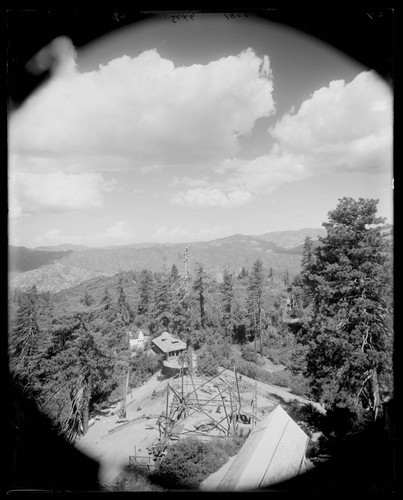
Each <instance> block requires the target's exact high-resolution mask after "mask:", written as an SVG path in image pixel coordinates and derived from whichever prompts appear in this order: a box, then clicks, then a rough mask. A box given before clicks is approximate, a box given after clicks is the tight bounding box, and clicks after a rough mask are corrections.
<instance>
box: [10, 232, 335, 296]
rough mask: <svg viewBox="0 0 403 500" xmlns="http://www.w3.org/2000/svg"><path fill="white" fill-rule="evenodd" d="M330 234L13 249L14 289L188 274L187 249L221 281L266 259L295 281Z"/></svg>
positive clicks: (193, 261)
mask: <svg viewBox="0 0 403 500" xmlns="http://www.w3.org/2000/svg"><path fill="white" fill-rule="evenodd" d="M325 234H326V232H325V230H324V229H323V228H313V229H312V228H305V229H300V230H296V231H276V232H271V233H265V234H262V235H257V236H255V235H242V234H235V235H232V236H228V237H225V238H219V239H216V240H212V241H201V242H192V243H180V244H171V243H169V244H168V243H167V244H161V243H142V244H133V245H125V246H116V247H104V248H90V247H85V246H81V245H69V244H64V245H57V246H42V247H38V248H34V249H31V248H26V247H15V246H9V274H10V285H11V287H12V288H14V287H16V288H27V287H31V286H32V285H36V286H37V287H38V290H41V291H47V290H49V291H51V292H57V291H59V290H63V289H66V288H69V287H72V286H76V285H78V284H79V283H82V282H83V281H86V280H89V279H92V278H96V277H100V276H113V275H115V274H117V273H119V272H121V271H141V270H142V269H149V270H151V271H163V270H165V271H167V272H168V271H170V270H171V268H172V265H173V264H175V265H176V266H177V267H178V269H179V271H182V270H183V268H184V250H185V247H187V248H188V266H189V271H190V272H192V270H193V269H194V266H195V265H196V263H198V262H200V263H202V264H203V265H204V267H205V268H206V270H207V271H208V272H210V273H213V274H215V275H219V274H221V273H222V270H223V268H224V267H225V266H228V267H229V268H230V269H231V270H233V271H235V272H239V271H240V270H241V269H242V267H245V268H246V269H249V268H250V267H251V266H252V264H253V262H254V261H255V260H256V259H258V258H260V259H261V260H262V261H263V263H264V266H265V267H266V268H267V269H270V268H272V269H273V272H274V273H277V274H278V275H282V274H283V273H284V271H285V269H286V268H287V270H288V272H289V275H290V276H291V277H292V276H294V275H295V274H297V273H298V272H299V269H300V264H301V256H302V248H303V243H304V241H305V238H306V237H307V236H309V237H311V238H312V240H314V241H315V240H317V238H318V236H324V235H325Z"/></svg>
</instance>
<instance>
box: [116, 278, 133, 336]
mask: <svg viewBox="0 0 403 500" xmlns="http://www.w3.org/2000/svg"><path fill="white" fill-rule="evenodd" d="M117 311H118V314H119V315H120V318H121V320H122V321H123V323H124V324H125V325H126V326H128V325H130V323H131V322H132V321H133V312H132V310H131V308H130V306H129V303H128V301H127V298H126V294H125V292H124V290H123V278H122V277H120V279H119V285H118V302H117Z"/></svg>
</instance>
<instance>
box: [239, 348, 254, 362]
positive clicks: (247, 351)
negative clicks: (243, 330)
mask: <svg viewBox="0 0 403 500" xmlns="http://www.w3.org/2000/svg"><path fill="white" fill-rule="evenodd" d="M241 352H242V357H243V359H244V360H245V361H251V362H252V363H256V361H257V354H256V353H255V351H254V349H253V348H251V347H249V346H242V348H241Z"/></svg>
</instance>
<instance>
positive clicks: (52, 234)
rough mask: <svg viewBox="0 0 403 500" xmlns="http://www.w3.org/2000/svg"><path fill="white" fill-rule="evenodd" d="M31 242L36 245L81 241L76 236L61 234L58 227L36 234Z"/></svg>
mask: <svg viewBox="0 0 403 500" xmlns="http://www.w3.org/2000/svg"><path fill="white" fill-rule="evenodd" d="M33 242H34V244H35V245H36V246H51V245H61V244H62V243H76V244H80V243H81V241H80V238H78V237H77V236H69V237H67V236H63V235H62V234H61V230H60V229H49V231H46V233H43V234H41V235H39V236H36V237H35V238H34V240H33Z"/></svg>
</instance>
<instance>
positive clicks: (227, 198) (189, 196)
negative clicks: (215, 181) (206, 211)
mask: <svg viewBox="0 0 403 500" xmlns="http://www.w3.org/2000/svg"><path fill="white" fill-rule="evenodd" d="M250 198H251V195H250V193H248V192H247V191H243V190H242V191H241V190H234V191H231V190H228V189H226V188H225V187H222V186H215V187H214V186H213V187H200V188H195V189H189V190H188V191H179V192H178V193H177V194H176V195H174V196H173V197H172V198H171V203H173V204H175V205H181V206H186V205H189V206H192V207H194V208H202V207H203V208H205V207H217V206H220V207H226V208H232V207H238V206H242V205H245V204H246V203H248V202H249V201H250Z"/></svg>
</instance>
